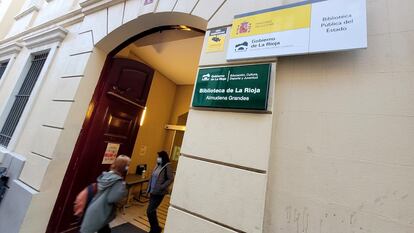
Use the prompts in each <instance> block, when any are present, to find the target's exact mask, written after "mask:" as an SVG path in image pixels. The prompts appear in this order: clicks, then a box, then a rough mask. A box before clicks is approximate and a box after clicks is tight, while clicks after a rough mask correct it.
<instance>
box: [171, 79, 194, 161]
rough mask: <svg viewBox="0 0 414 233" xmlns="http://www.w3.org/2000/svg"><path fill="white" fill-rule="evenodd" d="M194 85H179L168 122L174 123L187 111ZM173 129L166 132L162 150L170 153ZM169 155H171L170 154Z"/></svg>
mask: <svg viewBox="0 0 414 233" xmlns="http://www.w3.org/2000/svg"><path fill="white" fill-rule="evenodd" d="M193 89H194V85H179V86H177V91H176V94H175V98H174V108H173V111H172V112H171V117H170V121H169V124H172V125H176V124H177V121H178V117H179V116H181V115H182V114H185V113H187V112H188V111H189V109H190V105H191V98H192V95H193ZM173 136H174V134H173V131H172V130H169V131H167V132H166V135H165V140H164V150H165V151H167V152H168V153H170V149H171V144H172V140H173ZM170 156H171V155H170Z"/></svg>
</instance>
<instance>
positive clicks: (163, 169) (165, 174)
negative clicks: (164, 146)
mask: <svg viewBox="0 0 414 233" xmlns="http://www.w3.org/2000/svg"><path fill="white" fill-rule="evenodd" d="M172 182H173V173H172V168H171V164H170V159H169V156H168V154H167V152H165V151H160V152H158V157H157V165H156V167H155V169H154V171H153V172H152V175H151V178H150V180H149V183H148V190H147V192H148V193H149V194H150V200H149V204H148V208H147V217H148V220H149V223H150V226H151V230H150V232H149V233H161V230H162V229H161V227H160V226H159V224H158V219H157V208H158V206H159V205H160V204H161V202H162V199H164V196H165V194H167V192H168V187H169V186H170V184H171V183H172Z"/></svg>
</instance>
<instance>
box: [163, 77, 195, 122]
mask: <svg viewBox="0 0 414 233" xmlns="http://www.w3.org/2000/svg"><path fill="white" fill-rule="evenodd" d="M193 89H194V85H179V86H177V93H176V94H175V98H174V108H173V111H172V112H171V117H170V122H169V123H170V124H177V120H178V117H179V116H181V115H183V114H185V113H187V112H188V110H189V108H190V104H191V97H192V95H193Z"/></svg>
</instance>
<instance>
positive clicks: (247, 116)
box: [165, 1, 279, 233]
mask: <svg viewBox="0 0 414 233" xmlns="http://www.w3.org/2000/svg"><path fill="white" fill-rule="evenodd" d="M179 2H181V1H179ZM278 3H279V2H278V1H272V3H269V2H268V1H267V2H265V1H254V3H253V1H225V2H223V4H222V5H221V7H220V9H219V10H218V11H217V12H216V13H215V14H214V16H213V17H211V18H210V20H209V24H208V28H217V27H223V26H224V27H227V37H226V38H227V40H228V38H229V33H230V30H231V27H230V26H229V25H231V22H232V19H233V17H234V15H236V14H240V13H246V12H250V11H254V10H258V9H262V8H266V7H272V6H275V5H277V4H278ZM199 4H200V3H199ZM202 4H203V7H204V8H209V6H208V4H207V2H203V3H202ZM194 11H196V10H194ZM194 11H193V12H194ZM200 14H202V13H201V11H200ZM208 34H209V31H207V32H206V37H205V41H204V45H203V51H202V55H201V58H200V68H203V67H214V66H223V65H224V66H226V65H234V64H236V63H229V62H227V61H226V59H225V56H226V52H225V51H226V50H227V41H226V43H225V49H224V51H222V52H214V53H207V52H206V50H205V49H206V45H207V38H208ZM259 62H266V63H272V64H273V65H272V73H271V85H270V90H271V93H270V94H269V97H270V100H269V104H268V106H269V107H268V111H269V112H268V113H242V112H226V111H220V110H218V111H206V110H197V109H191V110H190V113H189V117H188V121H187V130H186V133H185V136H184V141H183V145H182V149H181V153H182V154H181V157H180V161H179V165H178V170H177V174H176V177H175V182H174V188H173V193H172V198H171V203H170V204H171V205H170V208H169V212H168V217H167V222H166V226H165V232H166V233H188V232H202V233H222V232H223V233H225V232H226V233H228V232H249V233H255V232H263V229H264V226H263V221H264V212H265V196H266V189H267V180H268V167H269V155H270V147H271V134H272V122H273V114H272V110H273V109H272V108H273V99H272V97H271V96H272V95H273V91H274V83H275V79H276V75H275V70H276V60H275V59H273V60H272V59H270V60H265V61H260V60H244V61H240V62H238V63H237V64H239V65H244V64H255V63H259Z"/></svg>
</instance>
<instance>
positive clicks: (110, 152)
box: [102, 143, 120, 164]
mask: <svg viewBox="0 0 414 233" xmlns="http://www.w3.org/2000/svg"><path fill="white" fill-rule="evenodd" d="M119 147H120V144H118V143H108V145H107V146H106V150H105V154H104V157H103V160H102V164H112V163H113V162H114V161H115V159H116V156H118V151H119Z"/></svg>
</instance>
